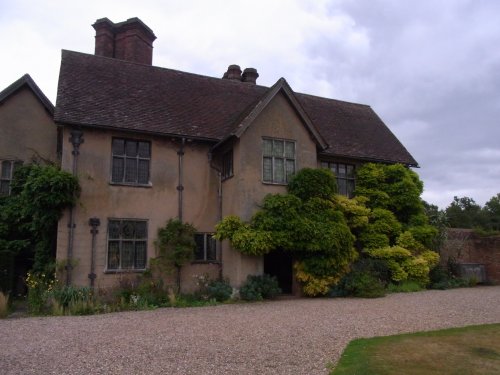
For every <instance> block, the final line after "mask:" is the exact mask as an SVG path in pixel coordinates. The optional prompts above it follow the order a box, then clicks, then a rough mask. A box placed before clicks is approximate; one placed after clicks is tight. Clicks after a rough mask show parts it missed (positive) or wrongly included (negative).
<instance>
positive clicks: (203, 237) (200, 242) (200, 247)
mask: <svg viewBox="0 0 500 375" xmlns="http://www.w3.org/2000/svg"><path fill="white" fill-rule="evenodd" d="M194 240H195V242H196V250H195V253H194V259H195V260H196V261H200V262H215V261H217V241H216V240H215V238H213V234H212V233H196V234H195V235H194Z"/></svg>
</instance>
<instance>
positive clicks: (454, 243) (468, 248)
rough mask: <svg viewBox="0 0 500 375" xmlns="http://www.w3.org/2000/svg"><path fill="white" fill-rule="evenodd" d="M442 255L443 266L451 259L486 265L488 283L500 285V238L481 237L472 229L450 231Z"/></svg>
mask: <svg viewBox="0 0 500 375" xmlns="http://www.w3.org/2000/svg"><path fill="white" fill-rule="evenodd" d="M440 254H441V263H442V264H443V265H446V263H447V262H448V259H449V258H450V257H451V258H452V259H455V260H456V261H457V262H458V263H481V264H484V265H485V268H486V277H487V279H488V281H490V282H493V283H500V236H491V237H481V236H479V235H477V234H476V233H474V232H473V231H472V230H471V229H448V231H447V240H446V242H445V243H444V245H443V247H442V248H441V251H440Z"/></svg>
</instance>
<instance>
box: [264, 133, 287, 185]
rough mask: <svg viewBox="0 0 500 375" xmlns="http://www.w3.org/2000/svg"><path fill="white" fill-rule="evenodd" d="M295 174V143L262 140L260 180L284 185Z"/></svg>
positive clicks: (279, 140) (282, 140) (268, 139)
mask: <svg viewBox="0 0 500 375" xmlns="http://www.w3.org/2000/svg"><path fill="white" fill-rule="evenodd" d="M294 173H295V141H287V140H284V139H271V138H264V139H263V140H262V180H263V181H264V182H269V183H275V184H286V183H287V182H288V181H289V179H290V177H291V176H292V175H293V174H294Z"/></svg>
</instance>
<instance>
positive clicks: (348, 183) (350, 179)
mask: <svg viewBox="0 0 500 375" xmlns="http://www.w3.org/2000/svg"><path fill="white" fill-rule="evenodd" d="M321 168H328V169H330V170H331V171H332V172H333V173H334V174H335V177H336V179H337V188H338V192H339V194H341V195H345V196H346V197H349V198H352V197H353V195H354V186H355V179H354V165H352V164H343V163H332V162H327V161H322V162H321Z"/></svg>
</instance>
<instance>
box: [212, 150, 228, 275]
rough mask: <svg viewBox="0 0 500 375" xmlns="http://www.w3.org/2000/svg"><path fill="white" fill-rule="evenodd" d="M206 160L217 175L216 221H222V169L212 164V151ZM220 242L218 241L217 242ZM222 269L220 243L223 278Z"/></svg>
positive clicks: (220, 269)
mask: <svg viewBox="0 0 500 375" xmlns="http://www.w3.org/2000/svg"><path fill="white" fill-rule="evenodd" d="M208 161H209V163H210V168H212V169H213V170H215V171H216V172H217V176H218V177H219V187H218V189H217V200H218V213H217V218H218V221H219V222H220V221H222V170H221V169H220V168H219V167H218V166H217V165H215V164H214V161H213V154H212V151H209V153H208ZM219 243H220V242H219ZM223 269H224V263H223V261H222V244H221V245H220V246H219V278H220V279H221V280H222V279H223Z"/></svg>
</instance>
